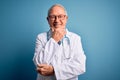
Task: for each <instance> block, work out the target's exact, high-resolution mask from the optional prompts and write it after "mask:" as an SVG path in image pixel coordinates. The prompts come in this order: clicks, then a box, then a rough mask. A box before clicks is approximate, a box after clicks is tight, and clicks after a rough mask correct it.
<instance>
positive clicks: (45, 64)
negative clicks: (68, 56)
mask: <svg viewBox="0 0 120 80" xmlns="http://www.w3.org/2000/svg"><path fill="white" fill-rule="evenodd" d="M43 38H44V37H41V36H40V35H39V36H38V37H37V39H36V48H35V54H34V57H33V61H34V63H35V65H36V67H37V71H38V73H40V74H41V75H44V76H50V75H53V74H54V69H53V67H52V65H49V63H50V61H51V58H52V57H53V56H54V53H55V50H56V49H58V47H59V45H58V44H57V42H56V41H54V39H52V38H50V39H49V41H47V42H45V41H44V40H43ZM55 48H56V49H55ZM54 49H55V50H54Z"/></svg>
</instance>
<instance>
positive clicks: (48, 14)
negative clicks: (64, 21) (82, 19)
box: [47, 4, 68, 16]
mask: <svg viewBox="0 0 120 80" xmlns="http://www.w3.org/2000/svg"><path fill="white" fill-rule="evenodd" d="M55 6H59V7H61V8H63V9H64V11H65V14H66V15H68V14H67V11H66V9H65V7H64V6H63V5H61V4H54V5H53V6H51V7H50V8H49V10H48V14H47V15H48V16H49V14H50V11H51V9H52V8H53V7H55Z"/></svg>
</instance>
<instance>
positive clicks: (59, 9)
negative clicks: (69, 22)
mask: <svg viewBox="0 0 120 80" xmlns="http://www.w3.org/2000/svg"><path fill="white" fill-rule="evenodd" d="M59 14H63V15H65V10H64V8H62V7H60V6H54V7H53V8H52V9H51V10H50V13H49V15H59Z"/></svg>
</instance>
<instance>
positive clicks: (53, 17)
mask: <svg viewBox="0 0 120 80" xmlns="http://www.w3.org/2000/svg"><path fill="white" fill-rule="evenodd" d="M48 17H49V19H50V20H55V19H57V18H58V19H59V20H64V19H65V17H66V15H58V16H56V15H49V16H48Z"/></svg>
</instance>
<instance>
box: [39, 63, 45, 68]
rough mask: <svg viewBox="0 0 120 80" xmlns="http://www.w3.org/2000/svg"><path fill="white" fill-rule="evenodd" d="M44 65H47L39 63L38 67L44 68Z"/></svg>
mask: <svg viewBox="0 0 120 80" xmlns="http://www.w3.org/2000/svg"><path fill="white" fill-rule="evenodd" d="M44 66H46V64H38V65H37V67H39V68H43V67H44Z"/></svg>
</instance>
